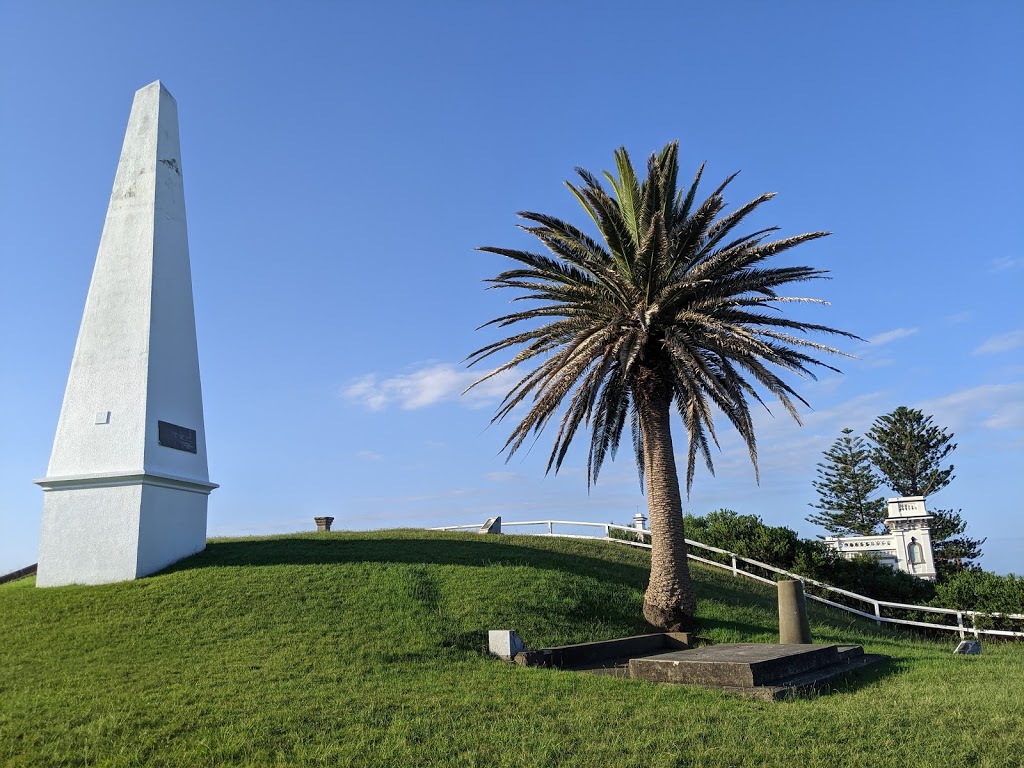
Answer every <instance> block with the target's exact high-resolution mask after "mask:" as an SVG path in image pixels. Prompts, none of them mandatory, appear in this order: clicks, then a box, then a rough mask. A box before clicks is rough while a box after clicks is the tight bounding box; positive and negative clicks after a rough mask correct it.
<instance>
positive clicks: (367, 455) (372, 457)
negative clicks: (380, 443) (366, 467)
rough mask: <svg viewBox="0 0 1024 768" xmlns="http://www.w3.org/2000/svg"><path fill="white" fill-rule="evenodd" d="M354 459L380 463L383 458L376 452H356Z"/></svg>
mask: <svg viewBox="0 0 1024 768" xmlns="http://www.w3.org/2000/svg"><path fill="white" fill-rule="evenodd" d="M356 458H357V459H363V460H364V461H382V460H383V459H384V456H383V455H382V454H379V453H377V452H376V451H356Z"/></svg>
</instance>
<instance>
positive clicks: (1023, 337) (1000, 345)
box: [971, 330, 1024, 355]
mask: <svg viewBox="0 0 1024 768" xmlns="http://www.w3.org/2000/svg"><path fill="white" fill-rule="evenodd" d="M1021 346H1024V330H1018V331H1009V332H1008V333H1001V334H999V335H998V336H992V337H991V338H988V339H985V341H984V342H983V343H982V345H981V346H980V347H978V348H977V349H975V350H974V352H972V353H971V354H974V355H994V354H998V353H1000V352H1009V351H1010V350H1011V349H1016V348H1017V347H1021Z"/></svg>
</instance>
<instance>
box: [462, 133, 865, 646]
mask: <svg viewBox="0 0 1024 768" xmlns="http://www.w3.org/2000/svg"><path fill="white" fill-rule="evenodd" d="M615 161H616V168H617V175H616V176H613V175H612V174H610V173H608V172H605V173H604V177H605V178H606V179H607V181H608V182H609V183H610V184H611V187H612V190H611V193H609V192H608V191H606V190H605V188H604V187H603V186H602V183H601V181H600V179H598V178H597V177H596V176H595V175H593V174H592V173H590V172H589V171H586V170H584V169H582V168H577V169H576V171H577V174H578V175H579V177H580V179H581V180H582V184H579V185H578V186H577V185H575V184H573V183H571V182H566V186H567V187H568V188H569V190H570V191H571V192H572V194H573V195H574V196H575V197H576V199H577V201H578V202H579V203H580V205H581V206H582V207H583V209H584V210H585V211H586V212H587V214H588V215H589V216H590V218H591V219H592V221H593V222H594V224H595V225H596V227H597V230H598V232H599V234H600V240H595V239H593V238H592V237H590V236H589V235H587V234H585V233H584V232H583V231H582V230H580V229H578V228H576V227H575V226H573V225H572V224H569V223H568V222H565V221H562V220H560V219H557V218H555V217H553V216H548V215H545V214H542V213H534V212H530V211H524V212H520V213H519V217H520V218H521V219H523V220H525V221H526V222H528V223H527V224H525V225H521V226H522V228H523V229H524V230H525V231H526V232H529V233H530V234H532V235H534V236H535V237H537V239H538V240H540V241H541V243H543V245H544V246H545V247H546V249H547V251H548V253H546V254H545V253H534V252H530V251H523V250H516V249H509V248H499V247H494V246H484V247H481V248H480V249H479V250H482V251H487V252H490V253H494V254H498V255H501V256H506V257H508V258H510V259H512V260H513V261H515V262H518V264H517V265H516V266H515V267H513V268H512V269H509V270H507V271H505V272H502V273H501V274H499V275H498V276H497V277H494V278H492V279H490V280H489V281H487V282H489V283H490V285H491V287H495V288H511V289H513V290H515V291H520V292H522V293H521V294H520V295H518V296H516V298H515V300H516V301H522V300H525V301H527V302H529V304H528V306H527V307H526V308H524V309H523V310H521V311H518V312H513V313H511V314H507V315H504V316H502V317H499V318H496V319H494V320H492V321H490V322H488V323H486V324H484V326H481V327H482V328H484V327H488V326H498V327H500V328H505V327H508V326H516V327H517V328H522V327H523V326H524V325H525V326H526V330H520V331H519V332H517V333H513V334H512V335H510V336H507V337H506V338H504V339H501V340H499V341H496V342H493V343H491V344H488V345H486V346H484V347H482V348H480V349H478V350H476V351H475V352H473V353H472V354H470V355H469V356H468V358H467V362H468V364H469V365H471V366H472V365H475V364H477V363H480V362H481V361H483V360H486V359H488V358H489V357H490V356H491V355H493V354H495V353H498V352H503V351H505V350H517V351H516V352H515V354H514V355H513V356H512V358H511V360H509V361H507V362H505V363H504V364H502V365H499V366H498V367H497V368H495V369H494V370H492V371H491V372H490V373H488V374H487V375H486V376H483V377H482V378H481V379H479V380H478V381H477V382H476V383H475V384H473V385H472V386H476V385H477V384H480V383H481V382H483V381H486V380H487V379H489V378H491V377H492V376H496V375H498V374H500V373H503V372H506V371H511V370H513V369H516V368H517V367H518V366H520V365H523V364H524V363H527V362H528V361H531V360H534V358H538V357H540V358H542V360H541V362H539V364H537V365H536V367H535V368H533V369H532V370H530V371H529V372H528V373H526V374H525V375H524V376H523V377H522V378H521V379H519V381H518V382H517V383H516V384H515V385H514V386H512V388H511V389H510V391H509V392H508V394H506V396H505V397H504V399H503V400H502V401H501V403H500V404H499V406H498V409H497V412H496V413H495V415H494V417H493V419H492V423H495V422H500V421H502V420H504V419H505V418H507V417H509V416H510V415H512V414H513V413H515V414H516V418H518V417H519V412H518V411H517V408H518V407H519V406H520V405H521V404H522V405H524V406H525V407H526V408H527V409H528V410H527V412H526V414H525V415H524V416H523V417H522V418H521V420H520V421H519V422H518V423H517V424H516V426H515V427H514V428H513V429H512V432H511V434H510V435H509V437H508V440H507V441H506V443H505V445H504V447H503V450H504V452H505V453H506V455H507V457H509V458H510V457H511V456H512V455H513V454H514V453H515V452H516V451H517V450H518V449H519V448H520V447H521V446H522V444H523V442H524V441H525V440H526V439H527V437H528V436H529V435H530V434H531V433H533V434H539V433H540V432H541V431H542V430H543V429H544V427H545V426H547V425H548V423H550V422H551V420H552V419H553V418H554V417H555V416H556V414H557V413H558V412H559V411H562V416H561V419H560V423H559V427H558V431H557V434H556V436H555V440H554V446H553V447H552V450H551V453H550V455H549V457H548V462H547V470H546V471H551V470H554V471H555V472H557V471H558V469H559V467H560V466H561V464H562V461H563V460H564V458H565V455H566V452H567V451H568V448H569V445H570V444H571V442H572V440H573V438H574V437H575V436H576V434H577V432H578V431H579V429H580V427H581V426H583V427H584V428H585V429H588V430H589V431H590V440H589V442H590V446H589V452H588V456H587V483H588V486H589V484H590V483H592V482H596V481H597V478H598V474H599V473H600V470H601V467H602V465H603V463H604V460H605V458H606V457H610V458H614V456H615V453H616V451H617V449H618V446H619V440H620V438H621V436H622V431H623V429H624V428H625V425H626V423H627V421H628V422H629V424H630V432H631V435H632V442H633V450H634V454H635V457H636V462H637V468H638V470H639V473H640V482H641V486H642V487H643V486H644V485H646V493H647V507H648V516H649V519H650V528H651V543H652V549H651V575H650V580H649V583H648V587H647V591H646V593H645V595H644V607H643V613H644V618H645V619H646V620H647V622H648V623H650V624H651V625H653V626H655V627H661V628H688V627H692V626H693V618H694V614H695V612H696V597H695V595H694V592H693V587H692V584H691V581H690V574H689V568H688V566H687V560H686V543H685V533H684V530H683V518H682V499H681V494H680V487H679V477H678V475H677V472H676V463H675V452H674V450H673V443H672V431H671V415H672V410H673V408H675V410H676V412H677V413H678V414H679V417H680V418H681V419H682V422H683V429H684V431H685V435H686V441H687V451H686V490H687V494H689V492H690V488H691V487H692V483H693V476H694V470H695V466H696V463H697V459H698V458H701V459H703V461H704V463H705V465H706V466H707V468H708V470H709V472H711V473H712V474H713V473H714V466H713V463H712V459H711V452H710V450H711V444H712V443H714V444H715V445H716V446H717V445H718V438H717V435H716V432H715V425H714V409H716V408H717V409H718V410H719V411H721V413H723V414H725V416H726V417H727V418H728V420H729V422H730V423H731V424H732V425H733V427H734V428H735V429H736V431H737V432H738V433H739V434H740V436H741V437H742V438H743V440H744V442H745V444H746V447H747V450H748V453H749V456H750V460H751V463H752V465H753V467H754V472H755V477H757V472H758V470H757V446H756V441H755V436H754V428H753V422H752V419H751V415H750V404H751V401H755V402H758V403H761V404H762V405H765V403H764V401H763V399H762V397H761V395H760V393H759V391H758V385H759V386H760V388H762V389H763V390H765V391H767V392H768V393H769V394H770V395H773V396H774V397H776V398H777V399H778V400H779V402H780V403H782V405H783V407H784V408H785V409H786V410H787V411H788V412H789V414H790V415H791V416H792V417H793V419H794V420H796V421H797V423H800V417H799V414H798V412H797V408H796V403H795V402H794V401H796V402H800V403H803V404H804V405H806V404H807V403H806V401H804V400H803V398H801V397H800V396H799V395H798V394H797V393H796V392H795V390H793V388H792V387H791V386H790V385H789V384H787V383H786V382H785V381H784V380H783V379H782V378H780V376H779V375H778V374H777V373H776V372H775V371H774V370H773V369H781V371H782V372H790V373H796V374H798V375H800V376H804V377H809V378H812V379H813V378H815V376H814V373H813V370H812V368H814V367H824V368H828V369H829V370H837V369H835V368H833V367H832V366H829V365H826V364H825V363H823V362H821V361H820V360H819V359H817V358H816V357H814V355H815V354H817V355H821V354H843V353H841V352H840V351H839V350H837V349H835V348H833V347H830V346H827V345H824V344H821V343H819V342H816V341H813V340H811V339H809V338H807V337H806V334H808V333H824V334H833V335H838V336H842V337H846V338H851V339H857V338H858V337H857V336H855V335H854V334H851V333H848V332H845V331H841V330H837V329H835V328H831V327H828V326H824V325H817V324H812V323H805V322H800V321H797V320H795V319H791V318H787V317H785V316H783V315H782V313H781V312H778V311H777V310H778V309H779V307H778V305H779V304H782V303H785V302H810V303H820V304H824V303H825V302H822V301H820V300H818V299H810V298H801V297H790V296H780V295H779V294H778V292H777V290H778V289H779V288H780V287H781V286H785V285H788V284H790V283H799V282H804V281H809V280H817V279H822V278H825V276H826V275H827V272H826V271H825V270H820V269H814V268H812V267H805V266H792V267H768V266H765V262H767V261H768V260H769V259H771V258H772V257H773V256H776V255H778V254H780V253H782V252H783V251H786V250H789V249H790V248H793V247H795V246H797V245H800V244H801V243H805V242H808V241H810V240H815V239H817V238H820V237H824V236H826V235H827V234H829V233H827V232H810V233H806V234H802V235H796V236H794V237H788V238H783V239H779V240H769V239H768V237H769V235H770V234H771V233H773V232H775V231H777V229H778V228H777V227H770V228H767V229H761V230H757V231H755V232H752V233H750V234H745V235H736V234H734V231H735V230H736V228H737V227H738V226H739V225H740V224H741V223H742V222H743V221H744V219H745V218H746V217H747V216H748V215H749V214H750V213H752V212H753V211H755V210H756V209H757V208H758V207H759V206H760V205H762V204H763V203H765V202H767V201H768V200H770V199H771V198H772V197H773V196H774V194H773V193H766V194H763V195H761V196H759V197H757V198H755V199H754V200H752V201H751V202H749V203H747V204H745V205H743V206H741V207H739V208H737V209H736V210H735V211H733V212H731V213H725V212H724V209H725V206H726V203H725V201H724V198H723V196H722V195H723V192H724V191H725V189H726V187H727V186H728V184H729V183H730V182H731V181H732V180H733V178H735V174H734V175H733V176H730V177H729V178H727V179H726V180H725V181H724V182H723V183H722V184H721V185H719V186H718V188H717V189H715V191H714V192H713V193H712V194H711V195H710V196H709V197H708V198H706V199H705V200H703V201H702V202H698V201H697V189H698V185H699V183H700V180H701V175H702V172H703V169H704V166H703V165H702V166H701V167H700V169H698V171H697V173H696V176H695V178H694V180H693V182H692V183H691V184H690V185H688V186H682V187H679V188H678V189H677V177H678V173H679V146H678V143H677V142H672V143H670V144H668V145H667V146H665V148H664V149H662V150H661V152H659V153H657V154H652V155H651V157H650V158H649V160H648V163H647V178H646V179H644V180H643V181H640V180H638V178H637V175H636V172H635V170H634V168H633V165H632V163H631V161H630V158H629V155H628V154H627V152H626V150H625V148H620V149H619V150H618V151H617V152H616V153H615ZM797 334H799V335H797ZM471 388H472V387H471ZM567 399H568V403H567V404H566V405H565V406H564V408H563V402H564V401H565V400H567ZM765 407H767V406H766V405H765Z"/></svg>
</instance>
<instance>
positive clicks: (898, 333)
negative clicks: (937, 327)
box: [867, 328, 920, 347]
mask: <svg viewBox="0 0 1024 768" xmlns="http://www.w3.org/2000/svg"><path fill="white" fill-rule="evenodd" d="M918 330H920V329H919V328H893V329H892V330H891V331H885V332H884V333H879V334H877V335H875V336H871V337H870V338H868V340H867V341H868V343H869V344H871V346H873V347H880V346H882V345H883V344H889V343H890V342H893V341H896V340H898V339H902V338H905V337H907V336H913V335H914V334H915V333H917V332H918Z"/></svg>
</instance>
